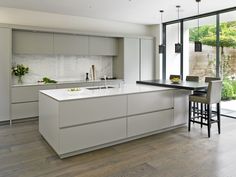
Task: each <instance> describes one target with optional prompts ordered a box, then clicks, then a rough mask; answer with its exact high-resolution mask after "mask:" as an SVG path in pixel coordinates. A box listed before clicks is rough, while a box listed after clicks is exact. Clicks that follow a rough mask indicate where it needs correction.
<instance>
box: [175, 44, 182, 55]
mask: <svg viewBox="0 0 236 177" xmlns="http://www.w3.org/2000/svg"><path fill="white" fill-rule="evenodd" d="M181 52H182V44H180V43H176V44H175V53H181Z"/></svg>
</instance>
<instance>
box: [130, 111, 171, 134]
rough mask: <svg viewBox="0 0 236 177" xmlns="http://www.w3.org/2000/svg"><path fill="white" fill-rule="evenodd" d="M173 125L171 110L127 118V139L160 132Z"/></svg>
mask: <svg viewBox="0 0 236 177" xmlns="http://www.w3.org/2000/svg"><path fill="white" fill-rule="evenodd" d="M172 125H173V109H170V110H166V111H160V112H153V113H148V114H143V115H136V116H131V117H128V137H132V136H136V135H141V134H144V133H149V132H153V131H157V130H161V129H164V128H167V127H171V126H172Z"/></svg>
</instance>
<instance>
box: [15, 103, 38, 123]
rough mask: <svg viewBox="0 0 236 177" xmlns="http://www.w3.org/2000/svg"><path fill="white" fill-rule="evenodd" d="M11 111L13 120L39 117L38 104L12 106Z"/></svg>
mask: <svg viewBox="0 0 236 177" xmlns="http://www.w3.org/2000/svg"><path fill="white" fill-rule="evenodd" d="M11 111H12V113H11V117H12V119H13V120H15V119H24V118H32V117H37V116H38V115H39V111H38V102H28V103H19V104H11Z"/></svg>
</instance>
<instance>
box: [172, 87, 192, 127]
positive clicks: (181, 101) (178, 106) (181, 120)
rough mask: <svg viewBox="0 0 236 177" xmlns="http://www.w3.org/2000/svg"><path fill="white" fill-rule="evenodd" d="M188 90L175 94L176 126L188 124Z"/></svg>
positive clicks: (178, 91)
mask: <svg viewBox="0 0 236 177" xmlns="http://www.w3.org/2000/svg"><path fill="white" fill-rule="evenodd" d="M190 93H191V92H190V91H188V90H176V91H175V92H174V108H175V109H174V118H175V119H174V125H180V124H186V123H187V120H188V96H189V95H190Z"/></svg>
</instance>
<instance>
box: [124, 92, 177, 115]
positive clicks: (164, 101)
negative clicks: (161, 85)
mask: <svg viewBox="0 0 236 177" xmlns="http://www.w3.org/2000/svg"><path fill="white" fill-rule="evenodd" d="M173 102H174V99H173V91H162V92H148V93H138V94H132V95H128V115H135V114H143V113H148V112H153V111H160V110H164V109H171V108H173Z"/></svg>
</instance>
